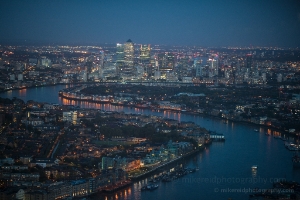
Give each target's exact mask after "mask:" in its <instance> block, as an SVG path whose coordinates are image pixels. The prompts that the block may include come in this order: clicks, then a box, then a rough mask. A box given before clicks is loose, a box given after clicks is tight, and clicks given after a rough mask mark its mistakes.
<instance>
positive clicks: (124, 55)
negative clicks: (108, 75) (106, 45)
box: [116, 39, 136, 80]
mask: <svg viewBox="0 0 300 200" xmlns="http://www.w3.org/2000/svg"><path fill="white" fill-rule="evenodd" d="M116 56H117V58H116V71H117V75H118V76H119V77H121V78H123V80H126V79H132V78H134V77H135V75H136V68H135V67H134V44H133V42H132V41H131V40H130V39H129V40H128V41H127V42H126V43H125V44H117V51H116Z"/></svg>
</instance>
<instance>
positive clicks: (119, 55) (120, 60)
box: [116, 43, 124, 76]
mask: <svg viewBox="0 0 300 200" xmlns="http://www.w3.org/2000/svg"><path fill="white" fill-rule="evenodd" d="M123 67H124V45H123V44H119V43H118V44H117V51H116V71H117V75H118V76H120V75H121V72H122V70H123Z"/></svg>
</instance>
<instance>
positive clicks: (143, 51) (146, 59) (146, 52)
mask: <svg viewBox="0 0 300 200" xmlns="http://www.w3.org/2000/svg"><path fill="white" fill-rule="evenodd" d="M150 50H151V48H150V44H149V45H141V47H140V56H139V57H140V58H139V63H140V65H141V66H142V67H143V68H144V72H145V74H146V75H147V76H148V77H149V76H151V75H152V74H153V69H152V64H151V61H150V58H151V57H150Z"/></svg>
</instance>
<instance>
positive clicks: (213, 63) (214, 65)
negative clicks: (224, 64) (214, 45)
mask: <svg viewBox="0 0 300 200" xmlns="http://www.w3.org/2000/svg"><path fill="white" fill-rule="evenodd" d="M207 63H208V65H209V71H208V76H209V77H214V76H218V71H219V68H218V55H213V56H212V57H211V58H209V59H208V61H207Z"/></svg>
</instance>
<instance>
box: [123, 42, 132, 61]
mask: <svg viewBox="0 0 300 200" xmlns="http://www.w3.org/2000/svg"><path fill="white" fill-rule="evenodd" d="M133 61H134V44H133V42H132V41H131V40H130V39H129V40H127V42H125V44H124V62H125V65H127V66H130V67H133V63H134V62H133Z"/></svg>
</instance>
